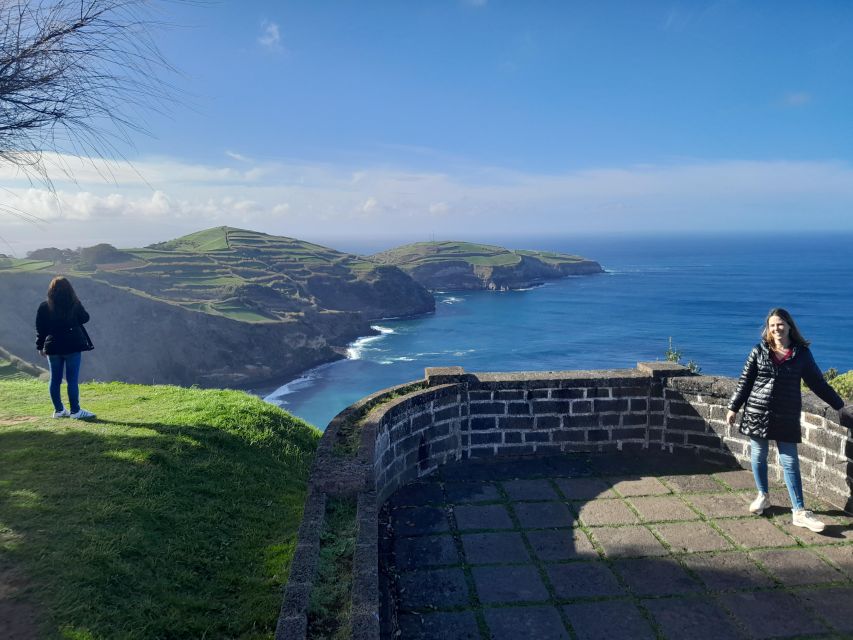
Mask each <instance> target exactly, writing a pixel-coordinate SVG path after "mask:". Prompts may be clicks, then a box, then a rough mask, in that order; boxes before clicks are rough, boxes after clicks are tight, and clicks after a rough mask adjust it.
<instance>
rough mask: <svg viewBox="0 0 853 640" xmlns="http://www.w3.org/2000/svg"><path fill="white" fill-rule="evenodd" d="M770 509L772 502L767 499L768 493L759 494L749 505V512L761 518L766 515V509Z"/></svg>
mask: <svg viewBox="0 0 853 640" xmlns="http://www.w3.org/2000/svg"><path fill="white" fill-rule="evenodd" d="M769 507H770V500H769V499H768V498H767V494H766V493H759V494H758V497H757V498H755V500H753V501H752V503H751V504H750V505H749V512H750V513H754V514H755V515H757V516H760V515H761V514H762V513H764V510H765V509H768V508H769Z"/></svg>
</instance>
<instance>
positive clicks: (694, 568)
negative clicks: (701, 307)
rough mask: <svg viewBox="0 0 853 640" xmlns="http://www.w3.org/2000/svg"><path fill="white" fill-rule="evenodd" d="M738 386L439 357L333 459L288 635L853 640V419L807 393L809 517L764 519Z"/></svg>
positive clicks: (779, 498)
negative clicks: (730, 417)
mask: <svg viewBox="0 0 853 640" xmlns="http://www.w3.org/2000/svg"><path fill="white" fill-rule="evenodd" d="M734 385H735V381H734V380H732V379H730V378H720V377H713V376H694V375H691V374H690V372H689V371H688V370H687V369H686V368H684V367H681V366H679V365H673V364H671V363H660V362H650V363H639V364H638V366H637V368H636V369H620V370H604V371H564V372H553V371H546V372H523V373H476V374H471V373H466V372H465V371H463V370H462V369H461V368H458V367H449V368H442V369H427V370H426V375H425V378H424V379H423V380H418V381H414V382H411V383H408V384H405V385H400V386H398V387H394V388H391V389H386V390H383V391H380V392H377V393H376V394H373V395H372V396H369V397H367V398H364V399H363V400H361V401H359V402H358V403H356V404H354V405H352V406H350V407H348V408H347V409H345V410H344V411H343V412H341V413H340V414H339V415H338V416H337V417H336V418H335V419H334V420H332V422H331V423H330V424H329V426H328V428H327V430H326V432H325V434H324V436H323V438H322V440H321V442H320V446H319V449H318V452H317V457H316V459H315V463H314V467H313V469H312V474H311V480H310V482H309V487H308V497H307V500H306V504H305V511H304V514H303V521H302V525H301V527H300V530H299V534H298V539H297V545H296V552H295V554H294V559H293V563H292V565H291V568H290V576H289V579H288V583H287V586H286V587H285V591H284V598H283V602H282V609H281V614H280V617H279V621H278V627H277V630H276V639H277V640H303V639H306V638H331V637H334V638H339V639H342V638H352V639H353V640H380V639H384V638H387V639H389V640H390V639H395V640H396V639H397V638H403V640H410V639H413V640H426V639H430V638H440V639H442V640H451V639H453V638H479V639H481V640H486V639H489V638H494V639H498V638H513V639H515V638H536V639H537V640H540V639H541V640H548V639H550V638H555V639H556V638H604V637H606V638H609V639H614V638H666V639H670V638H690V639H694V638H706V637H708V638H710V637H714V638H776V637H792V636H794V637H802V638H805V637H809V638H811V637H821V638H829V637H833V638H835V637H853V623H851V622H850V621H851V620H853V582H851V579H853V518H851V516H850V513H849V512H850V510H851V508H853V497H851V487H853V480H851V471H853V440H851V438H850V433H849V428H850V427H853V414H851V413H850V411H849V410H848V409H845V410H843V411H842V412H836V411H833V410H832V409H830V408H828V407H826V405H824V404H823V403H821V402H820V401H819V400H817V399H816V398H815V397H814V396H813V395H811V394H809V393H807V394H804V396H803V413H802V416H801V423H802V429H803V444H802V445H801V446H800V459H801V469H802V474H803V485H804V488H805V490H806V492H807V493H808V494H809V496H808V499H807V502H808V505H807V506H808V507H810V508H812V509H814V510H815V511H816V512H817V513H819V514H820V515H821V516H822V517H823V518H824V519H825V520H826V521H827V523H828V524H829V526H828V527H827V529H826V531H825V532H823V533H822V534H814V533H812V532H810V531H808V530H805V529H800V528H794V527H793V526H792V525H791V524H790V511H789V501H788V497H787V493H786V492H785V490H784V488H783V487H782V485H781V477H782V474H781V469H780V467H779V465H778V460H777V459H776V457H775V449H773V450H772V451H773V453H772V454H771V459H770V475H771V478H772V479H774V480H775V485H774V487H773V489H772V493H771V498H772V502H773V505H774V507H773V508H772V509H770V510H768V511H767V512H765V514H764V515H763V516H761V517H756V516H752V515H750V514H749V513H748V510H747V507H748V504H749V500H750V499H751V497H752V494H753V492H754V488H753V483H752V479H751V476H750V473H749V472H748V471H746V470H745V469H747V468H748V467H749V443H748V440H747V439H745V438H744V437H743V436H741V435H740V434H739V433H738V432H737V428H736V427H735V428H733V427H730V426H729V425H727V424H726V423H725V421H724V416H725V412H726V402H727V399H728V397H729V396H730V395H731V393H732V391H733V389H734Z"/></svg>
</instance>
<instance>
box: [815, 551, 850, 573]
mask: <svg viewBox="0 0 853 640" xmlns="http://www.w3.org/2000/svg"><path fill="white" fill-rule="evenodd" d="M819 553H820V554H821V555H822V556H824V557H825V558H829V560H830V561H831V562H832V564H834V565H835V566H836V567H838V568H839V569H841V571H842V572H843V573H844V574H845V575H846V576H847V577H848V578H849V579H851V580H853V546H839V547H821V548H820V551H819Z"/></svg>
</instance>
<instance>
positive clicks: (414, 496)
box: [388, 482, 444, 507]
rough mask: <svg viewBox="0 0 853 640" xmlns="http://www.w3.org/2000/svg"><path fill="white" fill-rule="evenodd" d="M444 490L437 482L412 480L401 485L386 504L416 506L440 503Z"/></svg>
mask: <svg viewBox="0 0 853 640" xmlns="http://www.w3.org/2000/svg"><path fill="white" fill-rule="evenodd" d="M443 502H444V490H443V489H442V488H441V485H440V484H438V483H437V482H413V483H412V484H408V485H406V486H405V487H401V488H400V490H399V491H397V492H396V493H395V494H394V495H393V496H392V497H391V499H390V500H389V501H388V504H389V505H390V506H391V507H401V506H404V507H416V506H422V505H426V504H442V503H443Z"/></svg>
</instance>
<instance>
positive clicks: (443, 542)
mask: <svg viewBox="0 0 853 640" xmlns="http://www.w3.org/2000/svg"><path fill="white" fill-rule="evenodd" d="M394 554H395V557H396V558H397V568H398V569H400V570H402V571H407V570H409V569H418V568H425V567H430V566H440V565H450V564H459V562H460V558H459V553H458V552H457V551H456V542H455V540H454V539H453V537H452V536H447V535H441V536H420V537H417V538H397V540H396V541H395V544H394Z"/></svg>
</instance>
